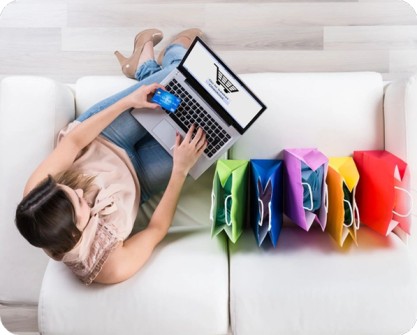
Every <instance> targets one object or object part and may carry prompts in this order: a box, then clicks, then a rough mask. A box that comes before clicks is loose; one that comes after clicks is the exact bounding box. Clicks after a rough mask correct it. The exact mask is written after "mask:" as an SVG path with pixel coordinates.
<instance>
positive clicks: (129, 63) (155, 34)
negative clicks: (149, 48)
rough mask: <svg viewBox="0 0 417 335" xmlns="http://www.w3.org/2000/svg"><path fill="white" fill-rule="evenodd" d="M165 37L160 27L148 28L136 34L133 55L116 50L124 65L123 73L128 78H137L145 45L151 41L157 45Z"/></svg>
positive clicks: (119, 59)
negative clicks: (136, 74)
mask: <svg viewBox="0 0 417 335" xmlns="http://www.w3.org/2000/svg"><path fill="white" fill-rule="evenodd" d="M162 37H163V34H162V31H160V30H159V29H146V30H144V31H142V32H140V33H139V34H137V35H136V37H135V41H134V48H133V52H132V55H131V56H130V57H129V58H128V57H125V56H123V55H122V54H121V53H120V52H119V51H115V52H114V54H115V55H116V57H117V60H118V61H119V63H120V66H121V67H122V72H123V74H124V75H125V76H126V77H128V78H132V79H134V78H135V73H136V70H137V67H138V63H139V58H140V55H141V53H142V50H143V47H144V46H145V44H146V43H147V42H149V41H152V43H153V45H154V46H155V45H157V44H158V43H159V42H161V40H162Z"/></svg>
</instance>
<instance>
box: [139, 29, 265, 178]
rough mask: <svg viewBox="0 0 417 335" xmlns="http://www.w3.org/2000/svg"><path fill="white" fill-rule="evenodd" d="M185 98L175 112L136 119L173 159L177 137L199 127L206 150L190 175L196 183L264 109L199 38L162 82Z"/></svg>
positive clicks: (149, 113) (158, 111) (144, 113)
mask: <svg viewBox="0 0 417 335" xmlns="http://www.w3.org/2000/svg"><path fill="white" fill-rule="evenodd" d="M161 84H162V85H164V86H165V88H166V90H167V91H168V92H170V93H172V94H175V95H176V96H178V97H179V98H180V99H181V103H180V105H179V107H178V108H177V110H176V111H175V112H174V113H172V112H170V111H167V110H164V109H162V108H158V109H156V110H153V109H146V108H144V109H140V110H138V109H136V110H133V111H132V115H133V116H134V117H135V118H136V119H137V120H138V121H139V123H141V124H142V126H143V127H144V128H145V129H146V130H147V131H148V132H149V133H150V134H151V135H152V136H153V137H154V138H155V139H156V140H157V141H158V142H159V143H160V144H161V145H162V146H163V147H164V148H165V150H167V151H168V152H169V153H170V154H171V155H173V149H174V145H175V134H176V132H177V131H178V132H179V133H180V134H181V135H182V136H185V134H186V133H187V131H188V129H189V128H190V127H191V125H193V124H196V125H197V128H196V129H198V128H199V127H201V128H203V130H204V132H205V133H206V138H207V141H208V146H207V148H206V150H205V151H204V153H203V154H202V155H201V157H200V158H199V160H198V161H197V163H196V164H195V165H194V166H193V168H192V169H191V170H190V172H189V174H190V175H191V177H193V178H194V179H197V178H198V177H199V176H200V175H201V174H202V173H203V172H204V171H206V170H207V169H208V168H209V167H210V166H211V165H212V164H213V163H215V162H216V160H217V159H219V158H222V155H223V154H224V153H225V152H226V151H227V150H228V149H229V148H230V147H231V146H232V145H233V144H234V143H235V142H236V141H237V140H238V139H239V137H241V136H242V135H243V134H244V133H245V131H246V130H247V129H248V128H249V127H250V126H251V125H252V124H253V122H254V121H255V120H256V119H257V118H258V117H259V116H260V115H261V114H262V113H263V112H264V111H265V109H266V106H265V105H264V104H263V103H262V102H261V101H260V100H259V99H258V98H257V97H256V95H255V94H254V93H253V92H252V91H251V90H250V89H249V88H248V87H247V86H246V85H245V84H244V83H243V82H242V81H241V80H240V79H239V78H238V76H237V75H236V74H234V73H233V72H232V70H230V69H229V68H228V67H227V66H226V64H224V63H223V61H222V60H221V59H220V58H219V57H218V56H217V55H216V54H215V53H214V52H213V51H212V50H211V49H210V48H209V47H208V46H207V45H206V44H205V43H204V42H203V41H202V40H201V39H200V38H199V37H196V38H195V40H194V41H193V43H192V44H191V46H190V48H189V49H188V50H187V53H186V54H185V56H184V58H183V59H182V61H181V63H180V64H179V66H178V67H177V68H176V69H174V70H173V71H172V72H171V73H170V74H168V76H167V77H166V78H165V79H164V80H163V81H162V82H161Z"/></svg>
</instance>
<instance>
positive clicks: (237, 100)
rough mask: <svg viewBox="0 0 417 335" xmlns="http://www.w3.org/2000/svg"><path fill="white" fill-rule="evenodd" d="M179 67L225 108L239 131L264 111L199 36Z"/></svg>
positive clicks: (260, 103)
mask: <svg viewBox="0 0 417 335" xmlns="http://www.w3.org/2000/svg"><path fill="white" fill-rule="evenodd" d="M180 66H182V68H183V69H185V70H186V72H187V73H188V74H189V75H190V76H192V77H193V79H194V80H195V81H196V82H197V83H198V84H199V86H200V89H203V90H204V91H205V92H206V93H207V94H208V95H209V96H211V97H212V98H213V99H214V100H215V101H216V102H217V103H218V105H220V106H221V107H222V108H223V109H224V111H226V113H227V114H228V116H229V118H231V119H232V120H233V121H234V122H232V123H233V125H234V126H235V127H236V128H237V129H238V130H239V131H240V132H241V133H243V132H244V131H245V130H246V129H247V128H248V127H249V126H250V124H251V123H252V122H253V121H255V119H256V118H257V116H259V115H260V113H261V112H262V111H264V110H265V108H266V107H265V105H264V104H262V102H261V101H259V99H258V98H257V97H256V96H255V95H254V94H253V93H252V92H251V91H250V90H249V89H248V88H247V87H246V86H245V84H244V83H243V82H242V81H241V80H240V79H239V78H238V77H237V76H236V75H234V74H233V73H232V72H231V70H230V69H228V67H227V66H226V65H225V64H224V63H223V62H222V61H221V60H220V59H219V58H218V57H217V56H216V55H215V54H214V53H213V52H212V51H211V50H209V49H208V47H207V46H206V45H205V44H204V43H203V42H202V41H201V40H200V39H198V38H197V39H196V40H195V41H194V43H193V45H192V46H191V47H190V50H189V51H188V53H187V54H186V56H185V57H184V59H183V61H182V63H181V65H180ZM207 94H205V95H204V96H207ZM214 109H215V110H216V111H218V109H216V108H214Z"/></svg>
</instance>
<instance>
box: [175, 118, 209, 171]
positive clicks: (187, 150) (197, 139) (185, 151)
mask: <svg viewBox="0 0 417 335" xmlns="http://www.w3.org/2000/svg"><path fill="white" fill-rule="evenodd" d="M194 130H195V126H194V125H193V126H191V128H190V129H189V130H188V132H187V134H186V135H185V137H184V139H183V140H181V135H180V134H178V133H177V137H176V143H175V146H174V166H173V172H178V173H180V174H183V175H184V176H186V175H187V174H188V172H189V171H190V169H191V168H192V167H193V166H194V164H195V163H196V162H197V161H198V159H199V158H200V156H201V155H202V153H203V152H204V150H205V149H206V148H207V141H206V134H205V133H204V131H203V129H202V128H199V129H198V130H197V132H196V134H195V136H194V138H193V137H192V135H193V133H194Z"/></svg>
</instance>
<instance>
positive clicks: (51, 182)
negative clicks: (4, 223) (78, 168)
mask: <svg viewBox="0 0 417 335" xmlns="http://www.w3.org/2000/svg"><path fill="white" fill-rule="evenodd" d="M77 175H79V174H74V173H72V172H69V173H66V174H65V173H64V174H61V175H60V176H58V177H57V178H56V179H54V178H53V177H52V176H50V175H49V176H48V177H47V178H46V179H45V180H43V181H42V182H40V183H39V184H38V185H37V186H36V187H35V188H33V189H32V190H31V191H30V192H29V193H28V194H27V195H26V196H25V197H24V198H23V200H22V201H21V202H20V204H19V205H18V206H17V209H16V219H15V222H16V226H17V229H18V230H19V232H20V233H21V234H22V235H23V237H24V238H25V239H26V240H27V241H28V242H29V243H30V244H32V245H34V246H35V247H39V248H43V249H46V250H47V251H49V253H50V254H51V256H53V257H60V256H61V255H63V254H64V253H66V252H68V251H70V250H71V249H72V248H74V246H75V245H76V244H77V243H78V241H79V240H80V238H81V234H82V233H81V231H79V230H78V228H77V227H76V219H75V210H74V207H73V205H72V203H71V200H70V198H69V196H68V195H67V193H66V192H65V191H64V190H63V189H62V188H61V187H59V186H58V183H60V184H65V185H67V184H69V185H67V186H69V187H72V188H74V189H75V188H76V186H77V185H76V184H77V183H76V180H77V177H76V176H77ZM86 181H87V182H86V183H85V184H86V185H87V186H88V185H90V184H91V182H92V179H88V178H87V179H86ZM83 186H85V185H83Z"/></svg>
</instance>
